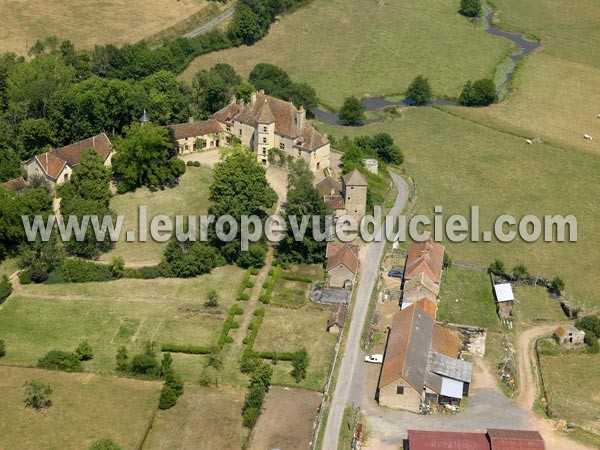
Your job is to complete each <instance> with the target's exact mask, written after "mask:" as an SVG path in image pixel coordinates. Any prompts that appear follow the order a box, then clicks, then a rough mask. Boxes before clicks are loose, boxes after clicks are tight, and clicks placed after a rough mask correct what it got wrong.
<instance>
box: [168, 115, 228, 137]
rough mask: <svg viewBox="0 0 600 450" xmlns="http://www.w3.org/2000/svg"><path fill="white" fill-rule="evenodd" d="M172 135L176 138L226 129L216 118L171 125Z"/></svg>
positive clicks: (196, 135) (202, 134)
mask: <svg viewBox="0 0 600 450" xmlns="http://www.w3.org/2000/svg"><path fill="white" fill-rule="evenodd" d="M168 128H169V130H170V131H171V135H172V136H173V138H174V139H175V140H179V139H187V138H192V137H199V136H205V135H207V134H216V133H221V132H223V131H225V127H224V126H223V125H222V124H221V123H219V122H218V121H216V120H214V119H209V120H202V121H200V122H189V123H179V124H175V125H169V126H168Z"/></svg>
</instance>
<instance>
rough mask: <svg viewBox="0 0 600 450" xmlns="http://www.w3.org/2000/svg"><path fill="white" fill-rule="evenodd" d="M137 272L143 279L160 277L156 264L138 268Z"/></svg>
mask: <svg viewBox="0 0 600 450" xmlns="http://www.w3.org/2000/svg"><path fill="white" fill-rule="evenodd" d="M138 272H139V274H140V276H141V277H142V278H143V279H144V280H151V279H154V278H159V277H160V270H159V269H158V267H157V266H150V267H141V268H140V269H138Z"/></svg>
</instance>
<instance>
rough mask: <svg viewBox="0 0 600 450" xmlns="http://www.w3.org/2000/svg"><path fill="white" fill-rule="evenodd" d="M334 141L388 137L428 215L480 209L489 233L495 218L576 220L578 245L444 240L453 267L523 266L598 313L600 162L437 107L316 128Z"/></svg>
mask: <svg viewBox="0 0 600 450" xmlns="http://www.w3.org/2000/svg"><path fill="white" fill-rule="evenodd" d="M320 128H321V130H323V131H326V132H328V133H329V134H333V135H335V136H337V137H341V136H343V135H350V136H356V135H362V134H373V133H377V132H387V133H390V134H391V135H392V136H393V137H394V139H395V140H396V142H397V143H398V144H399V145H400V147H401V148H402V150H403V151H404V154H405V156H406V163H405V167H406V169H407V171H408V172H409V173H411V174H412V175H413V176H414V177H415V178H416V180H417V183H418V200H417V205H418V207H417V210H418V212H420V213H424V214H428V215H429V216H430V217H432V216H433V208H434V206H435V205H442V206H443V214H444V217H446V218H447V217H449V216H450V215H452V214H462V215H465V216H466V217H469V216H470V206H471V205H478V206H479V207H480V216H481V219H480V223H481V225H480V229H481V231H483V230H493V224H494V221H495V219H496V218H497V217H498V216H499V215H501V214H512V215H514V216H515V217H516V218H517V220H520V218H521V217H523V216H524V215H526V214H534V215H536V216H538V217H543V216H544V215H545V214H552V215H553V214H562V215H567V214H573V215H575V216H576V218H577V221H578V241H577V242H576V243H556V242H554V243H546V242H541V241H540V242H536V243H533V244H530V243H526V242H523V241H521V240H515V241H514V242H511V243H501V242H498V241H494V240H493V241H492V242H489V243H484V242H469V241H468V240H467V241H465V242H462V243H449V242H447V241H446V242H445V245H446V248H447V251H448V252H449V253H450V255H451V256H452V259H453V260H454V261H464V262H470V263H475V264H480V265H483V266H487V265H489V264H490V263H491V262H492V261H493V260H494V259H496V258H499V259H501V260H503V261H504V262H505V263H506V265H507V267H508V268H512V267H514V266H515V265H517V264H525V265H526V266H527V267H528V269H529V272H530V273H532V274H536V275H543V276H546V277H548V278H552V277H554V276H555V275H560V276H561V277H562V278H563V279H564V280H565V281H566V285H567V291H568V293H569V294H572V295H573V296H574V297H575V300H576V302H577V303H578V304H580V305H582V306H583V307H584V308H588V309H594V308H597V307H598V301H597V295H596V292H597V291H598V289H599V288H600V280H599V279H598V277H596V276H595V273H596V267H597V266H598V264H599V263H600V248H599V244H598V243H599V242H600V228H598V226H597V218H598V217H599V213H600V205H599V204H598V201H597V199H598V198H599V197H600V158H598V157H597V156H595V155H593V154H590V153H586V152H580V151H577V150H568V149H565V148H561V147H555V146H552V145H548V144H543V145H535V146H528V145H527V144H526V143H525V142H524V140H523V139H522V138H520V137H517V136H513V135H511V134H508V133H503V132H500V131H497V130H495V129H493V128H490V127H488V126H483V125H480V124H477V123H474V122H471V121H468V120H465V119H462V118H459V117H456V116H453V115H451V114H448V113H445V112H443V111H440V110H437V109H434V108H413V109H407V110H405V111H404V113H403V114H402V116H401V117H400V118H397V119H393V120H389V121H386V122H383V123H376V124H370V125H367V126H363V127H355V128H350V127H334V126H330V125H320Z"/></svg>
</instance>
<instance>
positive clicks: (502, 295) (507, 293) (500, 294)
mask: <svg viewBox="0 0 600 450" xmlns="http://www.w3.org/2000/svg"><path fill="white" fill-rule="evenodd" d="M494 292H495V293H496V301H497V302H498V303H501V302H512V301H513V300H514V299H515V295H514V294H513V290H512V286H511V285H510V283H504V284H495V285H494Z"/></svg>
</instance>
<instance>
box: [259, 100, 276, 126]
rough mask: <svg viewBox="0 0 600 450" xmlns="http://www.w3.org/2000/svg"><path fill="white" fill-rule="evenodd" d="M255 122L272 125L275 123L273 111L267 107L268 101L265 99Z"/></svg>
mask: <svg viewBox="0 0 600 450" xmlns="http://www.w3.org/2000/svg"><path fill="white" fill-rule="evenodd" d="M256 121H257V122H258V123H273V122H275V116H274V115H273V111H271V107H270V106H269V100H267V99H266V98H265V101H264V103H263V104H262V107H261V108H260V111H259V112H258V115H257V116H256Z"/></svg>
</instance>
